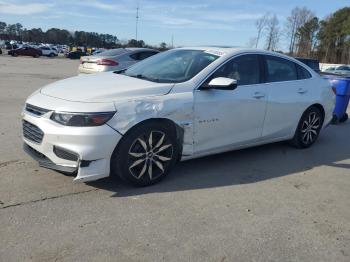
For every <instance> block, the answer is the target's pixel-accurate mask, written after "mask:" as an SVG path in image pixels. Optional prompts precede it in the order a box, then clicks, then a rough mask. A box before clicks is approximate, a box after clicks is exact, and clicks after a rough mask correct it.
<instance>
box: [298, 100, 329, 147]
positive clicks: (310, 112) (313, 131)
mask: <svg viewBox="0 0 350 262" xmlns="http://www.w3.org/2000/svg"><path fill="white" fill-rule="evenodd" d="M323 120H324V116H323V114H322V112H321V111H320V109H318V108H317V107H315V106H312V107H310V108H309V109H307V110H306V111H305V112H304V114H303V115H302V117H301V119H300V121H299V124H298V127H297V129H296V131H295V134H294V137H293V139H292V140H291V144H292V145H293V146H295V147H296V148H308V147H310V146H312V145H313V144H314V143H315V142H316V140H317V138H318V136H319V134H320V132H321V129H322V125H323ZM310 123H311V125H310Z"/></svg>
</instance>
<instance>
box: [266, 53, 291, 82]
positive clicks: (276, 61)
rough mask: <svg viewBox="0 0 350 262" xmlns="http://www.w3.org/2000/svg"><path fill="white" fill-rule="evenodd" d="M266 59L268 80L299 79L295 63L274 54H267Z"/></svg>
mask: <svg viewBox="0 0 350 262" xmlns="http://www.w3.org/2000/svg"><path fill="white" fill-rule="evenodd" d="M265 59H266V67H267V72H266V80H267V82H282V81H291V80H297V79H298V74H297V70H296V67H295V63H293V62H291V61H288V60H286V59H283V58H279V57H274V56H266V57H265Z"/></svg>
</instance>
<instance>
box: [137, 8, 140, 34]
mask: <svg viewBox="0 0 350 262" xmlns="http://www.w3.org/2000/svg"><path fill="white" fill-rule="evenodd" d="M139 18H140V17H139V6H137V7H136V41H137V27H138V25H139Z"/></svg>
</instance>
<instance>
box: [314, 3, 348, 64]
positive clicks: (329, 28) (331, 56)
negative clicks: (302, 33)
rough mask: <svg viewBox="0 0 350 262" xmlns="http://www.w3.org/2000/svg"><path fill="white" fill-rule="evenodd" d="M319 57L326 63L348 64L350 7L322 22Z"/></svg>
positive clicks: (340, 10) (319, 35)
mask: <svg viewBox="0 0 350 262" xmlns="http://www.w3.org/2000/svg"><path fill="white" fill-rule="evenodd" d="M317 36H318V40H319V45H318V55H319V58H320V59H321V60H323V61H324V62H331V63H347V62H348V61H349V60H350V58H349V56H350V54H349V45H350V43H349V41H350V39H349V36H350V7H345V8H342V9H339V10H338V11H336V12H335V13H334V14H332V15H331V16H329V17H328V18H327V19H325V20H323V21H321V23H320V30H319V33H318V35H317Z"/></svg>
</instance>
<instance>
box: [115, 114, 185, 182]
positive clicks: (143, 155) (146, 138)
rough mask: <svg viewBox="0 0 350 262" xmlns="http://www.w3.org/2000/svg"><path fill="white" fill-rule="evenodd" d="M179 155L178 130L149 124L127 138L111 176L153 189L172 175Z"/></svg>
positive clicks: (143, 125) (119, 145)
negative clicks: (168, 175) (169, 174)
mask: <svg viewBox="0 0 350 262" xmlns="http://www.w3.org/2000/svg"><path fill="white" fill-rule="evenodd" d="M151 134H152V139H151V141H152V142H151V144H150V137H151ZM141 141H142V142H141ZM178 156H179V147H178V144H177V139H176V131H175V128H174V127H173V126H171V125H168V124H165V123H163V122H162V123H160V122H157V121H148V122H145V123H142V124H140V125H137V126H135V127H134V128H132V129H131V130H130V131H129V132H128V133H127V134H126V135H124V136H123V138H122V139H121V141H120V142H119V144H118V146H117V147H116V149H115V150H114V153H113V155H112V158H111V174H112V175H118V176H119V177H120V178H121V179H122V180H123V181H126V182H128V183H131V184H133V185H135V186H149V185H152V184H155V183H157V182H159V181H160V180H162V179H163V178H164V177H165V176H166V175H167V174H168V173H169V172H170V170H171V169H172V168H173V166H174V164H175V163H176V162H177V159H178Z"/></svg>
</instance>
